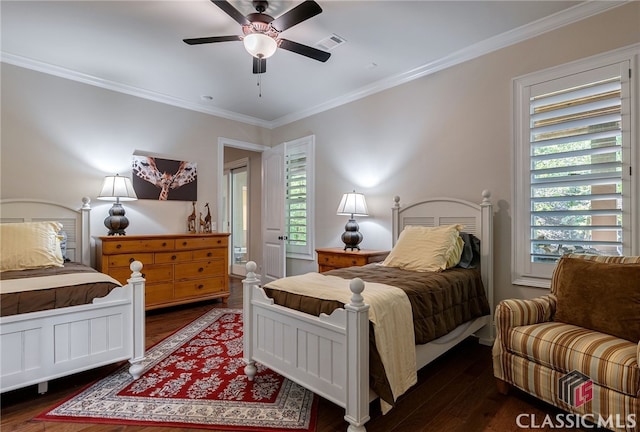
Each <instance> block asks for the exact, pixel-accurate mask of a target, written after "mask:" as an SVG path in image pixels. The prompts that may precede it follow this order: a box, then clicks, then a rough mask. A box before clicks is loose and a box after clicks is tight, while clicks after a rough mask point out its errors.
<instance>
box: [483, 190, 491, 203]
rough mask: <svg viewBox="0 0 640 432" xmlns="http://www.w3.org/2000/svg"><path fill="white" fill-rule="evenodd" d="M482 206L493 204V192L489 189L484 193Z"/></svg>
mask: <svg viewBox="0 0 640 432" xmlns="http://www.w3.org/2000/svg"><path fill="white" fill-rule="evenodd" d="M482 204H491V191H490V190H489V189H485V190H483V191H482Z"/></svg>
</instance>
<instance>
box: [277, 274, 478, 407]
mask: <svg viewBox="0 0 640 432" xmlns="http://www.w3.org/2000/svg"><path fill="white" fill-rule="evenodd" d="M325 274H327V275H333V276H339V277H342V278H344V279H352V278H355V277H359V278H361V279H362V280H364V281H365V290H366V289H367V288H366V282H377V283H383V284H386V285H392V286H395V287H398V288H401V289H403V290H404V291H405V293H406V294H407V297H408V298H409V302H410V303H411V309H412V312H413V323H414V329H415V337H416V344H424V343H427V342H430V341H432V340H434V339H437V338H439V337H441V336H444V335H445V334H447V333H449V332H450V331H451V330H453V329H454V328H456V327H457V326H459V325H460V324H463V323H465V322H467V321H470V320H472V319H475V318H478V317H481V316H484V315H488V314H489V313H490V308H489V302H488V301H487V297H486V294H485V290H484V286H483V285H482V279H481V277H480V270H479V269H462V268H452V269H449V270H446V271H443V272H440V273H434V272H426V273H417V272H411V271H407V270H401V269H397V268H392V267H382V266H380V265H378V264H369V265H366V266H363V267H349V268H345V269H338V270H331V271H329V272H327V273H325ZM265 292H266V293H267V295H268V296H269V297H271V298H273V300H274V302H275V303H276V304H278V305H281V306H286V307H288V308H291V309H296V310H299V311H301V312H305V313H309V314H313V315H320V313H327V314H330V313H331V312H333V311H334V310H335V309H337V308H340V307H343V306H344V305H343V304H342V303H340V302H337V301H332V300H321V299H316V298H313V297H310V296H309V297H307V296H301V295H296V294H291V293H287V292H282V291H276V290H273V289H267V288H265ZM369 330H370V331H369V344H370V351H369V372H370V382H369V384H370V386H371V388H373V390H374V391H375V392H376V393H377V394H378V395H379V396H380V397H381V398H382V399H384V400H385V401H386V402H388V403H390V404H393V402H394V401H393V396H392V395H391V390H390V388H389V383H388V381H387V378H386V375H385V373H384V368H383V366H382V362H381V361H380V357H379V354H378V352H377V350H376V348H375V342H374V336H373V328H372V326H371V325H370V326H369Z"/></svg>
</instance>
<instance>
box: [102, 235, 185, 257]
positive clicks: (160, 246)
mask: <svg viewBox="0 0 640 432" xmlns="http://www.w3.org/2000/svg"><path fill="white" fill-rule="evenodd" d="M174 247H175V242H174V240H173V239H141V240H122V241H114V242H111V241H107V242H103V244H102V253H103V254H105V255H109V254H121V253H130V252H157V251H162V250H172V249H174Z"/></svg>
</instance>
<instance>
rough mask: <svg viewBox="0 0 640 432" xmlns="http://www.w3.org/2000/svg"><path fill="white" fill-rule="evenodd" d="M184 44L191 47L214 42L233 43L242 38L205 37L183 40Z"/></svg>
mask: <svg viewBox="0 0 640 432" xmlns="http://www.w3.org/2000/svg"><path fill="white" fill-rule="evenodd" d="M182 40H183V41H184V43H187V44H189V45H199V44H208V43H214V42H232V41H239V40H242V39H240V36H211V37H203V38H193V39H182Z"/></svg>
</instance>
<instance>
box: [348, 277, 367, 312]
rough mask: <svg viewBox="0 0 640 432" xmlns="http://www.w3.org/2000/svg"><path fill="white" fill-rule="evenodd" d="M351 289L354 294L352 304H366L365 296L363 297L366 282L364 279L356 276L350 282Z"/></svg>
mask: <svg viewBox="0 0 640 432" xmlns="http://www.w3.org/2000/svg"><path fill="white" fill-rule="evenodd" d="M349 289H350V290H351V293H353V295H352V296H351V305H353V306H364V297H362V291H364V282H362V279H360V278H355V279H351V282H349Z"/></svg>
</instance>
